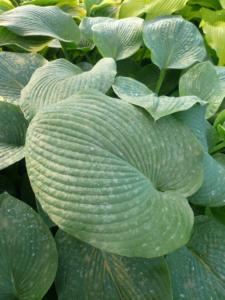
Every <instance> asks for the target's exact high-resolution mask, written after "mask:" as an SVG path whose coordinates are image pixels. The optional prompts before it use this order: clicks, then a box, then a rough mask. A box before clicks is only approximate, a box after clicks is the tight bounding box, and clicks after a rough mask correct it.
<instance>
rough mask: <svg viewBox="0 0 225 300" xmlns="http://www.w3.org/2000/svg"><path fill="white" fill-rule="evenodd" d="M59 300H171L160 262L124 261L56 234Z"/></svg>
mask: <svg viewBox="0 0 225 300" xmlns="http://www.w3.org/2000/svg"><path fill="white" fill-rule="evenodd" d="M56 242H57V246H58V250H59V269H58V273H57V277H56V288H57V292H58V297H59V300H68V299H70V300H75V299H85V298H86V299H98V300H122V299H130V300H136V299H149V300H150V299H157V300H171V299H172V295H171V288H170V278H169V273H168V268H167V265H166V263H165V260H164V258H158V259H151V260H150V259H143V258H126V257H122V256H117V255H111V254H109V253H106V252H102V251H100V250H98V249H96V248H94V247H92V246H90V245H88V244H85V243H83V242H81V241H79V240H77V239H75V238H73V237H71V236H69V235H67V234H66V233H64V232H63V231H61V230H59V231H58V232H57V235H56Z"/></svg>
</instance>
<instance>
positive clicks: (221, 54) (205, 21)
mask: <svg viewBox="0 0 225 300" xmlns="http://www.w3.org/2000/svg"><path fill="white" fill-rule="evenodd" d="M201 15H202V22H201V27H202V29H203V32H204V33H205V37H206V41H207V42H208V44H209V45H210V47H211V48H212V49H214V50H215V51H216V54H217V56H218V58H219V65H224V64H225V46H224V43H223V41H224V39H225V10H218V11H212V10H210V9H206V8H202V9H201Z"/></svg>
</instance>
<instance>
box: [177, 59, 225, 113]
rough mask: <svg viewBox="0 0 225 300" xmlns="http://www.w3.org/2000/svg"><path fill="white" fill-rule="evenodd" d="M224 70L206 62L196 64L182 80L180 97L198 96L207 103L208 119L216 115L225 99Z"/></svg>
mask: <svg viewBox="0 0 225 300" xmlns="http://www.w3.org/2000/svg"><path fill="white" fill-rule="evenodd" d="M223 69H224V68H222V67H221V68H219V69H218V68H216V67H214V65H213V64H212V63H211V62H209V61H206V62H202V63H199V64H196V65H195V66H193V67H192V68H191V69H189V70H188V71H187V72H186V73H185V74H184V75H183V76H182V77H181V78H180V83H179V90H180V95H181V96H187V95H196V96H197V97H199V98H201V99H202V100H205V101H207V102H208V107H207V112H206V117H208V118H209V117H211V116H213V115H214V114H215V113H216V111H217V110H218V108H219V107H220V105H221V103H222V101H223V99H224V97H225V89H224V84H225V79H224V74H223V72H224V70H223Z"/></svg>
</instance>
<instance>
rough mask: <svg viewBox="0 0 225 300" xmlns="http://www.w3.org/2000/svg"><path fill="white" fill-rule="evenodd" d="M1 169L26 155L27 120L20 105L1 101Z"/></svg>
mask: <svg viewBox="0 0 225 300" xmlns="http://www.w3.org/2000/svg"><path fill="white" fill-rule="evenodd" d="M0 128H1V133H0V170H2V169H4V168H6V167H8V166H10V165H12V164H14V163H15V162H17V161H19V160H21V159H22V158H23V157H24V144H25V135H26V130H27V121H26V119H25V118H24V115H23V113H22V112H21V110H20V109H19V107H17V106H15V105H13V104H10V103H6V102H3V101H0Z"/></svg>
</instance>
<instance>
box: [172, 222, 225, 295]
mask: <svg viewBox="0 0 225 300" xmlns="http://www.w3.org/2000/svg"><path fill="white" fill-rule="evenodd" d="M224 241H225V231H224V225H222V224H220V223H218V222H216V221H214V220H213V219H209V218H208V217H203V216H201V217H197V218H196V222H195V227H194V233H193V236H192V238H191V240H190V242H189V243H188V245H187V247H184V248H181V249H179V250H178V251H176V252H174V253H172V254H170V255H169V256H167V261H168V263H169V269H170V271H171V278H172V286H173V294H174V300H178V299H186V300H189V299H198V300H205V299H213V300H221V299H223V298H224V293H225V280H224V278H225V272H224V270H225V242H224Z"/></svg>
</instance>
